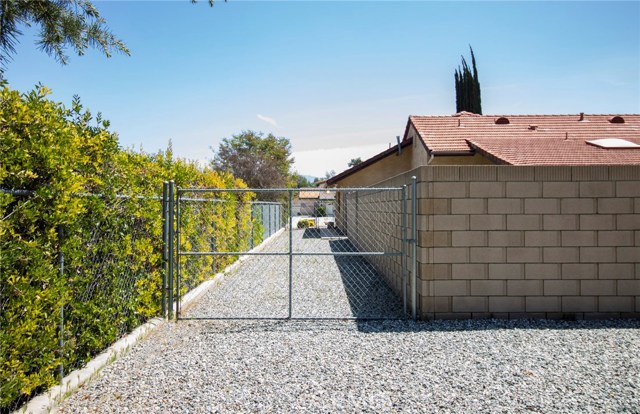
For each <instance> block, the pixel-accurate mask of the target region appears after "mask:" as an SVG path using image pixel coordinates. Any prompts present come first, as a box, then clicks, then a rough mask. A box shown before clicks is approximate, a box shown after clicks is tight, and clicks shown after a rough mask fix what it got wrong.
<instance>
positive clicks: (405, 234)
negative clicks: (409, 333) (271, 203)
mask: <svg viewBox="0 0 640 414" xmlns="http://www.w3.org/2000/svg"><path fill="white" fill-rule="evenodd" d="M336 190H338V191H340V192H348V191H353V192H356V194H357V192H358V191H372V190H380V191H401V193H402V206H401V215H402V225H401V227H402V229H401V238H402V244H401V246H402V248H401V251H400V252H399V253H394V252H384V251H382V252H357V253H355V252H354V253H351V252H332V253H325V252H294V251H293V231H292V230H293V226H292V224H293V215H292V214H291V212H292V211H293V194H294V193H295V192H299V191H300V189H297V188H270V189H251V188H232V189H229V188H227V189H225V188H215V189H214V188H204V189H203V188H178V187H177V186H176V185H175V182H174V181H168V182H167V181H165V182H164V183H163V193H162V218H163V228H162V237H163V263H164V272H163V279H162V306H161V308H162V315H163V317H165V318H167V319H176V320H178V319H180V306H181V297H180V294H179V292H180V281H181V268H180V258H181V257H185V256H215V255H228V256H232V255H233V256H239V257H241V256H289V274H288V277H289V288H288V299H289V305H288V306H289V311H288V316H287V317H285V318H267V319H285V320H291V319H293V320H300V319H360V318H355V317H354V318H304V317H302V318H301V317H293V316H292V308H293V304H292V299H293V294H294V292H293V257H294V256H334V257H335V256H362V257H366V256H402V260H401V263H402V292H403V294H402V296H403V297H402V302H403V309H404V312H405V314H408V313H409V312H408V309H407V306H408V305H410V308H411V309H410V314H411V318H412V319H413V320H416V318H417V308H418V303H417V241H418V237H417V226H416V224H417V223H416V215H417V207H418V205H417V204H418V203H417V183H416V177H415V176H414V177H411V184H410V191H408V190H409V188H408V186H407V185H403V186H402V187H381V188H378V187H364V188H336ZM211 192H233V193H240V192H255V193H264V192H281V193H287V194H288V207H289V214H288V220H287V221H288V223H287V227H285V229H287V228H288V234H289V245H288V246H289V251H288V252H283V253H277V252H271V253H265V252H249V251H243V252H220V251H208V252H203V251H188V252H184V251H181V250H180V243H179V240H180V200H181V198H182V196H183V195H184V194H185V193H211ZM408 193H409V194H408ZM409 202H410V207H411V208H410V209H409V208H408V207H409ZM408 221H410V225H409V223H408ZM409 233H410V235H409ZM409 261H410V262H411V263H410V264H409V263H408V262H409ZM409 266H410V267H411V280H408V271H409ZM407 290H409V292H410V297H408V295H407ZM208 319H260V318H208ZM263 319H264V318H263Z"/></svg>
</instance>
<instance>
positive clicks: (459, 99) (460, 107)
mask: <svg viewBox="0 0 640 414" xmlns="http://www.w3.org/2000/svg"><path fill="white" fill-rule="evenodd" d="M469 49H470V50H471V66H472V68H471V69H469V65H467V61H466V60H465V59H464V56H462V69H460V67H458V69H456V71H455V74H454V78H455V81H456V112H462V111H467V112H471V113H474V114H479V115H482V104H481V98H480V82H479V81H478V70H477V68H476V58H475V56H474V54H473V49H472V48H471V46H469Z"/></svg>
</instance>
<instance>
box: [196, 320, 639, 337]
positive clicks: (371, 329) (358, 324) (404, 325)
mask: <svg viewBox="0 0 640 414" xmlns="http://www.w3.org/2000/svg"><path fill="white" fill-rule="evenodd" d="M188 323H189V324H198V325H199V326H201V327H202V329H203V331H204V332H205V333H206V334H211V335H221V334H222V335H224V334H243V333H266V332H273V333H302V332H314V333H318V332H332V331H343V332H359V333H363V334H388V333H400V334H402V333H426V332H463V331H469V332H473V331H491V330H582V329H588V330H593V329H634V330H635V329H640V319H613V320H611V319H609V320H592V321H584V320H583V321H554V320H544V319H536V320H532V319H518V320H503V319H484V320H468V321H466V320H465V321H459V320H456V321H453V320H449V321H443V320H440V321H418V322H414V321H407V320H404V321H402V320H395V321H392V320H385V321H341V320H295V319H293V320H280V321H255V320H254V321H190V322H188Z"/></svg>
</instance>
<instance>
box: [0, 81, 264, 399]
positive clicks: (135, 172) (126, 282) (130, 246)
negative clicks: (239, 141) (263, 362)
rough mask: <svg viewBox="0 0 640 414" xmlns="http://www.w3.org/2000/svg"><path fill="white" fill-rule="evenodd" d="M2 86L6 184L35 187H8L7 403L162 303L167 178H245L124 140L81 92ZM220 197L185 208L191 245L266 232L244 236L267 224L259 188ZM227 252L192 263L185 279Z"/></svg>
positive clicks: (0, 227) (2, 182)
mask: <svg viewBox="0 0 640 414" xmlns="http://www.w3.org/2000/svg"><path fill="white" fill-rule="evenodd" d="M0 87H1V92H0V160H1V162H0V189H3V190H16V189H20V190H27V191H26V192H25V193H24V194H22V193H20V194H16V192H15V191H11V192H6V191H2V192H0V219H1V220H0V309H1V312H0V343H1V345H2V346H1V349H0V384H1V389H0V396H1V397H0V410H1V411H7V410H8V409H10V408H15V407H16V406H17V405H18V404H20V403H21V402H23V401H25V400H26V399H28V398H29V397H30V396H31V395H33V394H34V393H37V392H40V391H42V390H44V389H46V388H47V387H49V386H51V385H53V384H55V383H56V382H57V381H58V376H59V374H60V372H59V367H60V366H61V365H62V366H63V367H64V373H65V374H66V373H68V371H69V370H70V369H72V368H74V367H78V366H80V365H82V364H83V363H84V362H85V361H87V360H88V359H90V358H91V357H92V356H94V355H96V354H97V353H98V352H100V351H101V350H102V349H104V348H105V347H106V346H108V345H109V344H111V343H113V342H114V341H115V340H117V339H118V337H120V336H122V335H123V334H124V333H126V332H129V331H131V330H132V329H133V328H135V327H136V326H138V325H139V324H141V323H142V322H144V321H145V320H146V319H148V318H149V317H152V316H155V315H158V314H159V312H160V297H161V285H162V268H163V263H162V245H161V243H162V240H161V239H162V237H161V231H162V220H161V203H160V201H159V199H158V196H159V195H160V193H161V191H162V182H163V181H165V180H174V181H175V182H176V183H177V185H178V186H191V187H210V188H230V187H243V186H244V183H243V182H242V181H240V180H237V179H234V178H233V177H232V176H230V175H225V174H220V173H217V172H214V171H211V170H209V169H202V168H200V167H198V166H197V164H194V163H191V162H188V161H184V160H175V159H174V158H173V157H172V155H171V151H170V150H167V151H166V152H160V153H157V154H145V153H141V152H135V151H131V150H124V149H122V148H120V147H119V145H118V140H117V135H116V134H114V133H112V132H110V131H109V130H108V126H109V125H108V122H106V121H103V120H102V119H101V117H100V115H99V114H98V116H96V117H95V118H94V117H93V116H92V115H91V114H90V113H89V111H87V110H84V109H83V108H82V105H81V104H80V102H79V100H78V99H74V101H73V103H72V105H71V108H70V109H67V108H65V107H64V106H63V105H61V104H59V103H55V102H52V101H51V100H49V99H47V95H48V93H49V91H48V90H47V89H46V88H45V87H40V86H39V87H37V88H36V89H35V90H33V91H31V92H29V93H26V94H21V93H19V92H17V91H15V90H12V89H10V88H9V87H7V86H6V85H0ZM212 197H216V198H218V199H221V200H224V201H225V202H224V203H221V204H220V207H219V208H217V209H216V210H215V211H204V210H203V211H197V212H194V213H193V214H190V215H189V216H184V217H185V218H184V220H183V223H182V228H181V230H182V232H183V234H184V236H185V237H184V238H183V240H184V241H183V243H184V246H183V247H184V248H189V244H198V243H206V240H210V239H211V238H215V239H216V240H218V241H220V242H225V241H226V240H233V243H234V244H235V246H232V247H235V248H244V247H246V246H247V245H248V244H249V243H250V242H254V243H255V242H256V241H259V240H253V241H251V240H249V239H248V237H249V235H250V234H252V233H255V234H260V233H261V232H259V231H257V232H250V231H248V230H247V229H248V228H249V227H250V226H251V225H252V224H253V223H252V219H251V212H250V205H249V204H247V203H245V202H246V201H248V200H249V199H250V198H251V197H252V194H250V193H244V195H242V196H235V195H234V193H221V194H218V195H215V194H214V195H212ZM240 198H241V199H242V200H240ZM239 201H243V202H239ZM205 214H206V216H205ZM189 217H190V218H189ZM60 253H63V255H64V271H63V273H61V272H60V266H59V265H60V263H59V257H60ZM227 260H228V259H227ZM225 264H227V263H222V262H220V263H214V262H213V259H212V258H208V259H206V260H201V261H200V262H198V263H195V264H190V270H191V271H190V272H189V273H188V274H185V275H184V276H183V277H184V278H185V281H184V282H185V283H184V286H193V285H195V284H197V283H198V282H200V281H202V280H204V279H206V278H207V277H209V276H210V274H211V270H212V268H216V267H219V266H224V265H225ZM61 311H62V313H61ZM61 317H63V320H64V324H63V329H62V330H60V329H59V328H60V321H61ZM61 340H62V343H63V345H62V347H60V345H59V344H60V343H61V342H60V341H61Z"/></svg>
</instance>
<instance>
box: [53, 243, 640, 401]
mask: <svg viewBox="0 0 640 414" xmlns="http://www.w3.org/2000/svg"><path fill="white" fill-rule="evenodd" d="M303 234H304V233H302V232H297V233H296V234H295V237H296V238H295V240H296V241H297V242H298V244H297V246H298V247H299V248H301V249H308V251H312V250H317V249H326V248H327V246H329V244H328V241H327V240H325V241H322V240H319V239H317V238H315V239H314V238H309V237H307V238H305V237H304V236H303ZM286 237H288V236H286ZM284 240H286V239H285V238H282V237H281V238H279V239H276V240H275V242H274V243H273V244H272V245H270V246H269V247H268V249H271V250H270V251H281V250H282V249H283V246H282V242H283V241H284ZM323 242H324V244H322V243H323ZM332 242H333V248H335V247H336V243H337V244H340V243H342V245H341V246H338V247H339V248H340V249H342V250H345V249H347V250H348V249H349V248H350V247H349V245H348V243H347V242H345V241H341V240H337V241H336V240H332ZM305 244H306V247H305V246H304V245H305ZM254 259H255V258H251V259H249V260H247V261H245V262H244V263H242V264H241V265H240V266H238V267H237V268H236V271H234V272H232V273H230V274H229V275H228V276H226V277H225V279H224V280H223V281H222V282H221V283H220V284H219V285H218V286H215V287H214V288H213V289H211V290H210V291H208V292H206V293H205V294H203V295H202V296H201V297H200V299H199V300H198V301H197V303H196V304H195V305H193V306H192V307H191V308H189V309H186V316H191V317H215V316H280V317H282V316H286V315H287V311H288V296H287V290H286V288H287V286H288V279H287V278H288V276H287V275H288V273H287V272H288V257H286V256H281V257H271V258H261V259H260V260H254ZM297 260H301V261H303V262H304V263H303V264H302V265H301V266H297V267H298V269H304V272H297V273H294V292H295V294H294V316H333V317H341V316H342V317H344V316H352V315H354V314H357V315H359V316H374V315H376V314H378V315H387V316H389V315H394V312H395V313H397V312H399V308H398V306H399V302H398V301H397V299H394V298H393V297H392V296H389V295H390V291H388V288H386V289H387V290H385V286H386V285H384V284H383V283H380V282H379V280H380V279H379V276H378V275H377V274H376V272H375V270H374V269H373V268H372V267H371V266H368V265H367V263H366V262H365V261H363V260H362V259H361V258H360V259H359V258H351V259H349V260H347V261H343V260H344V258H341V259H339V260H334V259H333V258H332V257H330V256H329V257H321V258H318V257H315V258H308V257H303V258H298V259H297ZM357 275H360V276H357ZM376 289H377V290H376ZM372 290H376V294H375V295H377V298H378V300H373V299H374V298H371V297H368V298H367V297H366V294H367V292H370V291H372ZM369 302H371V303H372V304H371V305H367V306H364V305H363V303H369ZM57 411H58V412H60V413H127V414H134V413H145V414H146V413H243V412H246V413H273V412H276V413H291V412H305V413H307V412H308V413H341V412H348V413H354V412H358V413H359V412H369V413H384V412H403V413H405V412H407V413H500V412H503V413H513V412H516V413H530V412H540V413H578V412H579V413H602V412H611V413H621V412H622V413H624V412H626V413H640V321H638V320H620V321H578V322H559V321H528V320H521V321H499V320H484V321H479V320H475V321H435V322H412V321H406V320H405V321H402V320H395V321H370V322H363V321H357V322H356V321H300V320H297V321H296V320H292V321H257V320H254V321H211V320H182V321H178V322H167V323H164V324H162V325H161V326H159V327H158V328H157V329H156V330H155V331H154V332H153V333H152V334H151V335H150V336H149V337H147V338H145V339H144V340H142V341H141V342H139V343H138V344H136V345H135V346H134V347H133V348H132V350H131V352H130V353H129V354H127V355H126V356H124V357H122V358H121V359H119V360H117V361H115V362H114V363H113V364H111V365H109V366H107V367H106V368H105V369H104V370H103V371H102V372H101V374H100V375H98V376H97V377H96V378H95V379H93V380H92V381H90V382H89V383H88V384H86V385H85V386H83V387H82V388H81V389H80V390H79V391H78V392H77V393H75V394H74V395H72V396H71V397H70V398H68V399H67V400H66V401H64V402H63V403H62V405H61V406H60V407H59V408H58V410H57Z"/></svg>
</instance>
